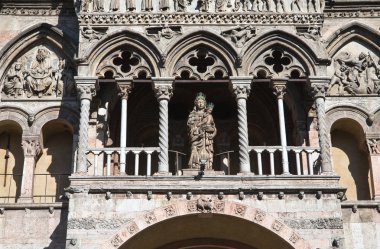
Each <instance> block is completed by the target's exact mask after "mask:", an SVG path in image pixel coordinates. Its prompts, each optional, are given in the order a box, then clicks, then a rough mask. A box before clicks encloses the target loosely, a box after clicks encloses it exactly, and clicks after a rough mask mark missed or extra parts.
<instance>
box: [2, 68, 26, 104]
mask: <svg viewBox="0 0 380 249" xmlns="http://www.w3.org/2000/svg"><path fill="white" fill-rule="evenodd" d="M24 82H25V81H24V72H23V65H22V63H20V62H16V63H14V64H13V65H12V68H11V69H10V70H9V71H8V74H7V77H6V81H5V82H4V88H3V91H4V93H5V94H6V95H8V96H14V97H18V96H20V95H22V94H23V92H24V91H23V89H24Z"/></svg>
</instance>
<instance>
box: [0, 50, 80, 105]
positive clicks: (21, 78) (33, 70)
mask: <svg viewBox="0 0 380 249" xmlns="http://www.w3.org/2000/svg"><path fill="white" fill-rule="evenodd" d="M74 75H75V68H74V66H73V65H72V64H71V63H69V62H68V60H66V59H64V58H63V57H60V56H58V55H57V54H56V53H55V52H54V51H53V50H52V49H50V48H48V47H46V46H43V45H41V46H38V47H35V48H33V49H31V50H30V51H28V52H27V53H25V54H24V55H23V56H21V57H20V58H19V59H17V60H16V61H15V62H14V63H13V64H12V65H11V66H10V68H9V69H8V71H7V72H6V73H5V75H4V76H3V78H2V84H1V85H2V97H3V98H18V99H21V98H32V97H38V98H43V97H67V96H71V95H73V94H74V93H75V82H74Z"/></svg>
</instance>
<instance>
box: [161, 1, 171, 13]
mask: <svg viewBox="0 0 380 249" xmlns="http://www.w3.org/2000/svg"><path fill="white" fill-rule="evenodd" d="M169 8H170V5H169V0H160V10H162V11H166V10H169Z"/></svg>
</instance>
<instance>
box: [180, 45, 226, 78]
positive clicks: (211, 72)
mask: <svg viewBox="0 0 380 249" xmlns="http://www.w3.org/2000/svg"><path fill="white" fill-rule="evenodd" d="M173 76H174V77H175V78H182V79H194V80H201V79H202V80H210V79H224V78H226V77H227V76H228V69H227V66H226V65H225V63H224V62H223V61H222V60H221V59H220V58H219V57H218V56H217V55H216V54H215V53H213V52H212V51H210V50H208V49H207V48H197V49H194V50H192V51H190V52H188V53H187V54H185V55H184V56H183V57H182V58H181V59H180V60H179V61H178V62H177V64H176V65H175V67H174V75H173Z"/></svg>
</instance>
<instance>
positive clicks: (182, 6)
mask: <svg viewBox="0 0 380 249" xmlns="http://www.w3.org/2000/svg"><path fill="white" fill-rule="evenodd" d="M186 7H187V0H175V10H176V11H177V12H185V11H186Z"/></svg>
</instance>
